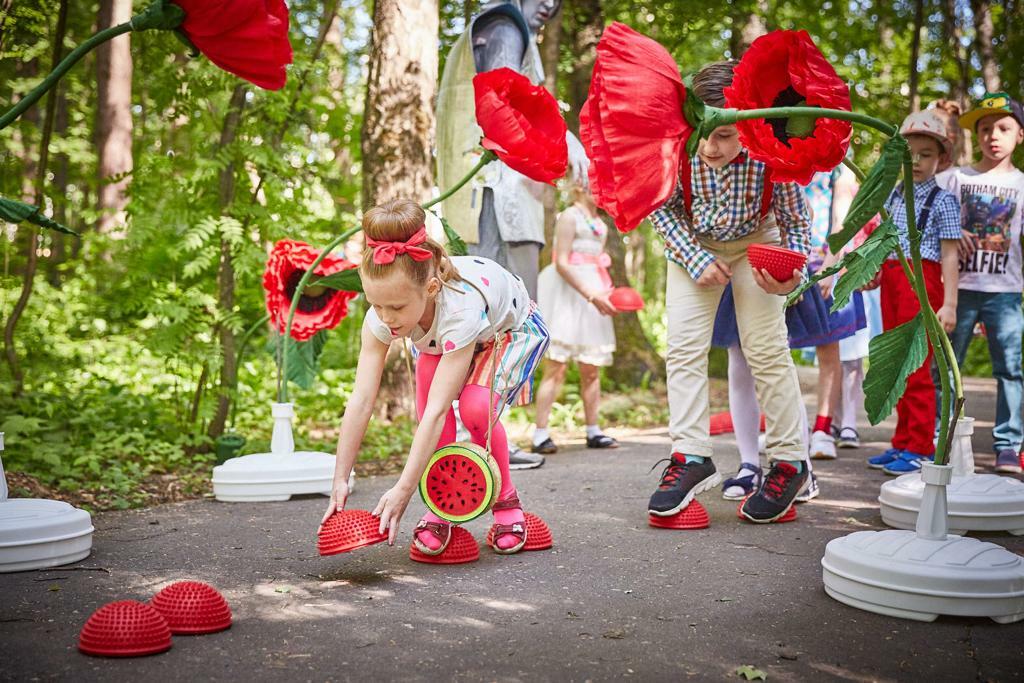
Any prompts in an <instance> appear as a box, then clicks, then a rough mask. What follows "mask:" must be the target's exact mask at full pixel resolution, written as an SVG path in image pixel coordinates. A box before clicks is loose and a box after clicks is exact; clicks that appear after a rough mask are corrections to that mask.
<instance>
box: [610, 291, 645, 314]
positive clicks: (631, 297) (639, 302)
mask: <svg viewBox="0 0 1024 683" xmlns="http://www.w3.org/2000/svg"><path fill="white" fill-rule="evenodd" d="M608 300H609V301H611V302H612V306H614V307H615V308H617V309H619V310H620V311H626V312H628V311H639V310H641V309H642V308H643V307H644V300H643V298H641V296H640V292H638V291H636V290H635V289H633V288H632V287H616V288H615V289H613V290H612V293H611V294H609V295H608Z"/></svg>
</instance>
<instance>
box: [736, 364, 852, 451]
mask: <svg viewBox="0 0 1024 683" xmlns="http://www.w3.org/2000/svg"><path fill="white" fill-rule="evenodd" d="M729 414H730V415H731V416H732V427H733V432H734V433H735V434H736V447H737V448H738V449H739V451H740V461H741V462H744V463H747V464H750V465H758V464H759V463H760V461H761V459H760V457H759V454H758V450H757V436H758V434H760V433H761V407H760V406H759V405H758V403H757V391H756V390H755V388H754V375H753V374H751V372H750V366H749V365H747V359H746V357H745V356H744V355H743V350H742V349H741V348H740V347H739V344H735V345H733V346H730V347H729ZM854 415H856V412H854ZM800 421H801V423H802V424H801V432H800V433H801V435H802V436H803V439H804V450H805V451H806V450H807V443H806V441H807V411H806V410H801V411H800ZM808 463H809V461H808Z"/></svg>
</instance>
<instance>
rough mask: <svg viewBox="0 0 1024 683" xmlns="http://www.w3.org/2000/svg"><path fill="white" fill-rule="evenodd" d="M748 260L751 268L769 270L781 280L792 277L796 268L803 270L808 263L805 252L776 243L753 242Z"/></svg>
mask: <svg viewBox="0 0 1024 683" xmlns="http://www.w3.org/2000/svg"><path fill="white" fill-rule="evenodd" d="M747 260H749V261H750V267H751V268H756V269H758V270H767V271H768V273H769V274H770V275H771V276H772V277H773V278H775V279H776V280H778V281H779V282H785V281H786V280H788V279H790V278H791V277H793V271H794V270H802V269H803V267H804V266H805V265H806V264H807V256H806V255H805V254H801V253H799V252H796V251H792V250H790V249H786V248H784V247H780V246H777V245H774V244H751V245H750V246H749V247H747Z"/></svg>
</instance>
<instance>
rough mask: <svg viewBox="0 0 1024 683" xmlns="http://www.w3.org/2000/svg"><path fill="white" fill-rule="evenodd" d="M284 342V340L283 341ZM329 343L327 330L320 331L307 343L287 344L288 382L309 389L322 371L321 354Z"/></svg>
mask: <svg viewBox="0 0 1024 683" xmlns="http://www.w3.org/2000/svg"><path fill="white" fill-rule="evenodd" d="M282 341H284V340H282ZM326 343H327V330H320V331H319V332H317V333H316V334H315V335H313V336H312V337H311V338H310V339H307V340H306V341H301V342H300V341H295V340H294V339H292V340H290V342H289V343H288V344H287V351H286V353H287V354H288V377H287V379H288V381H289V382H294V383H295V384H296V385H298V386H300V387H302V388H303V389H309V388H311V387H312V386H313V383H314V382H315V381H316V376H317V373H318V372H319V371H320V354H321V353H322V352H323V350H324V345H325V344H326Z"/></svg>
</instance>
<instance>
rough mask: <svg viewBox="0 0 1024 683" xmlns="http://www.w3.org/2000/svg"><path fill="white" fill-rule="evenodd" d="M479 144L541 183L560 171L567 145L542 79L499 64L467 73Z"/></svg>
mask: <svg viewBox="0 0 1024 683" xmlns="http://www.w3.org/2000/svg"><path fill="white" fill-rule="evenodd" d="M473 91H474V94H475V97H476V120H477V123H479V124H480V128H482V129H483V132H484V137H483V140H481V143H480V144H481V145H483V147H484V149H489V150H491V151H492V152H494V153H495V154H497V155H498V158H499V159H501V160H502V161H503V162H505V163H506V164H507V165H508V166H509V167H511V168H513V169H515V170H516V171H519V172H520V173H522V174H523V175H525V176H528V177H530V178H533V179H534V180H537V181H539V182H542V183H550V184H552V185H553V184H554V181H555V180H557V179H558V178H561V177H562V176H564V175H565V170H566V168H567V167H568V164H569V149H568V147H567V145H566V142H565V131H566V128H565V121H564V120H563V119H562V113H561V112H560V111H559V109H558V102H556V101H555V98H554V97H552V95H551V93H549V92H548V91H547V89H546V88H544V86H542V85H534V84H533V83H530V79H528V78H527V77H526V76H523V75H522V74H520V73H517V72H515V71H513V70H512V69H509V68H506V67H502V68H500V69H494V70H492V71H485V72H483V73H479V74H477V75H476V76H474V77H473Z"/></svg>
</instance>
